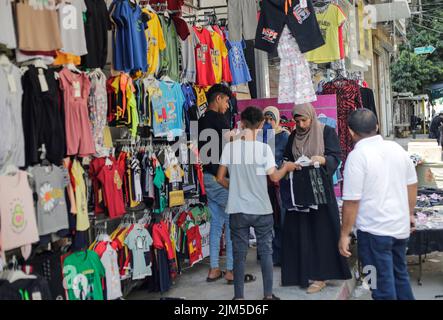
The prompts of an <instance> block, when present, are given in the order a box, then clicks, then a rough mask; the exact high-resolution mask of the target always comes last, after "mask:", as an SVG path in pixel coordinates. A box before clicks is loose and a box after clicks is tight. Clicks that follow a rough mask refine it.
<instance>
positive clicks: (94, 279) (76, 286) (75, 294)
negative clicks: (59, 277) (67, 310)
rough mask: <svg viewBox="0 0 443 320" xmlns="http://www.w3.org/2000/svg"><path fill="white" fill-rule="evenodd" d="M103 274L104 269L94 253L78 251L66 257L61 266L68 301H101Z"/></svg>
mask: <svg viewBox="0 0 443 320" xmlns="http://www.w3.org/2000/svg"><path fill="white" fill-rule="evenodd" d="M105 274H106V273H105V268H104V267H103V264H102V263H101V261H100V258H99V256H98V254H97V253H95V252H94V251H91V250H87V251H85V252H84V251H78V252H74V253H73V254H71V255H70V256H68V257H67V258H66V259H65V261H64V264H63V278H64V279H63V281H64V282H65V285H66V286H67V288H68V299H69V300H103V287H102V279H103V278H104V277H105Z"/></svg>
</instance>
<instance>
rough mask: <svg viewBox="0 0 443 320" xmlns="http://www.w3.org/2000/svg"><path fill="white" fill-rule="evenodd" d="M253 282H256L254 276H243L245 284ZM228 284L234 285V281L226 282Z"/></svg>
mask: <svg viewBox="0 0 443 320" xmlns="http://www.w3.org/2000/svg"><path fill="white" fill-rule="evenodd" d="M255 280H257V277H256V276H254V275H252V274H249V273H247V274H245V280H244V282H245V283H249V282H254V281H255ZM228 284H234V280H228Z"/></svg>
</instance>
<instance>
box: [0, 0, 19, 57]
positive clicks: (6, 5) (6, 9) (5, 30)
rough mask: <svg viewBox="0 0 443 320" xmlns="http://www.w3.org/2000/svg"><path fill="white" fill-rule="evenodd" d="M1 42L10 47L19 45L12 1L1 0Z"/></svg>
mask: <svg viewBox="0 0 443 320" xmlns="http://www.w3.org/2000/svg"><path fill="white" fill-rule="evenodd" d="M0 27H1V30H2V32H0V43H3V44H5V45H6V47H7V48H9V49H14V48H16V47H17V40H16V39H15V29H14V20H13V17H12V1H11V0H0Z"/></svg>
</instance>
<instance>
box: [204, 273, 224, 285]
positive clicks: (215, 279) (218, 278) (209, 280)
mask: <svg viewBox="0 0 443 320" xmlns="http://www.w3.org/2000/svg"><path fill="white" fill-rule="evenodd" d="M224 276H225V273H224V272H223V271H220V275H219V276H218V277H215V278H209V277H207V278H206V281H207V282H215V281H217V280H220V279H221V278H223V277H224Z"/></svg>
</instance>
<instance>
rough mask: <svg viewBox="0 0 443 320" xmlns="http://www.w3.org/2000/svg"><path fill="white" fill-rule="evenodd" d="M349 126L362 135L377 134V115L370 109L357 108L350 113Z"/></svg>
mask: <svg viewBox="0 0 443 320" xmlns="http://www.w3.org/2000/svg"><path fill="white" fill-rule="evenodd" d="M348 126H349V128H351V130H352V131H354V132H355V133H356V134H358V135H359V136H360V137H369V136H375V135H376V134H377V117H376V116H375V114H374V113H373V112H372V111H371V110H369V109H365V108H361V109H357V110H355V111H353V112H352V113H351V114H350V115H349V117H348Z"/></svg>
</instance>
